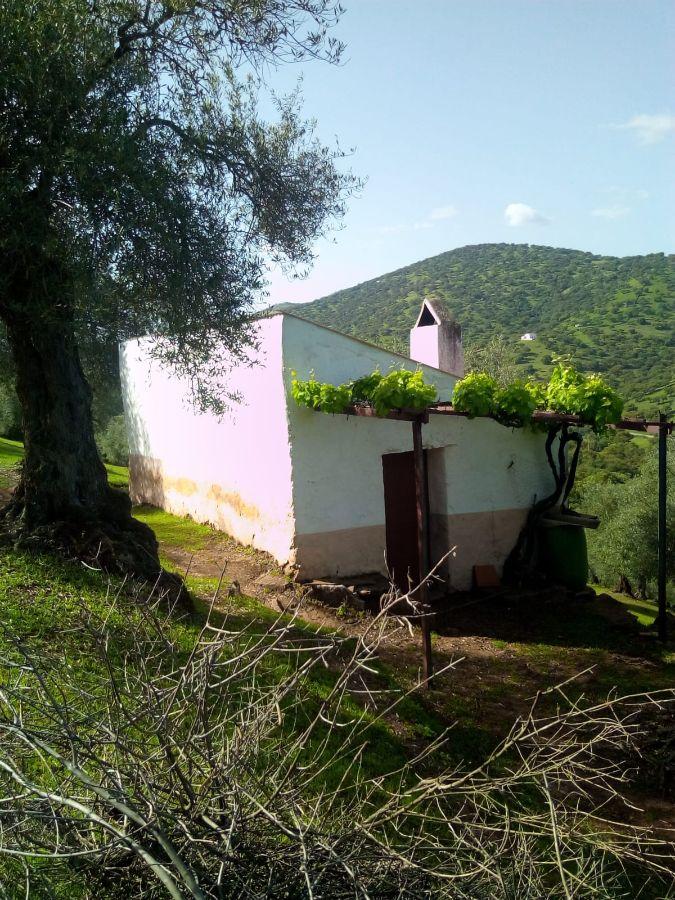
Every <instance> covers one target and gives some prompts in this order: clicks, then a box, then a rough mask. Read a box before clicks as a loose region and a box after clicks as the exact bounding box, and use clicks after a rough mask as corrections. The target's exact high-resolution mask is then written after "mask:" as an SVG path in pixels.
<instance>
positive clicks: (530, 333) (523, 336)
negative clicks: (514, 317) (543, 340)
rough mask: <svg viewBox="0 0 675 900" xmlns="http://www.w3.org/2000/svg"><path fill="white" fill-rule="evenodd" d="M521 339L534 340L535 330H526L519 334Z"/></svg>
mask: <svg viewBox="0 0 675 900" xmlns="http://www.w3.org/2000/svg"><path fill="white" fill-rule="evenodd" d="M520 339H521V341H536V340H537V333H536V331H526V332H525V334H521V336H520Z"/></svg>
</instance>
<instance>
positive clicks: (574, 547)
mask: <svg viewBox="0 0 675 900" xmlns="http://www.w3.org/2000/svg"><path fill="white" fill-rule="evenodd" d="M539 538H540V544H539V546H540V565H541V568H542V569H543V571H544V572H545V573H546V574H547V575H549V576H550V578H552V579H553V580H554V581H557V582H558V583H559V584H562V585H564V586H565V587H567V588H569V589H570V590H573V591H581V590H583V589H584V588H585V587H586V584H587V582H588V550H587V547H586V530H585V529H584V528H579V526H578V525H557V526H555V527H553V528H541V529H540V530H539Z"/></svg>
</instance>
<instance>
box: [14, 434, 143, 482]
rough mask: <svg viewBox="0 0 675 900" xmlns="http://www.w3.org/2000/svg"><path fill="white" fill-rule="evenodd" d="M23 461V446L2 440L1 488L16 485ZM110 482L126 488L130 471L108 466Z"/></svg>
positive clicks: (16, 442)
mask: <svg viewBox="0 0 675 900" xmlns="http://www.w3.org/2000/svg"><path fill="white" fill-rule="evenodd" d="M22 459H23V444H22V443H21V442H20V441H10V440H9V439H8V438H0V488H5V489H8V488H10V487H13V486H14V484H15V483H16V477H17V474H16V467H17V466H18V464H19V463H20V462H21V460H22ZM106 469H107V470H108V480H109V481H110V484H114V485H115V487H121V488H126V487H127V485H128V484H129V470H128V469H126V468H125V467H124V466H106Z"/></svg>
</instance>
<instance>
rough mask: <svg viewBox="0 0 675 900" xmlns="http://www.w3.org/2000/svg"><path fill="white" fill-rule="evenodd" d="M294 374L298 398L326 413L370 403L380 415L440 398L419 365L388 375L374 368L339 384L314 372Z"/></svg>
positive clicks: (301, 403)
mask: <svg viewBox="0 0 675 900" xmlns="http://www.w3.org/2000/svg"><path fill="white" fill-rule="evenodd" d="M291 374H292V376H293V380H292V381H291V394H292V396H293V399H294V400H295V402H296V403H297V404H298V405H299V406H307V407H309V408H310V409H316V410H320V411H321V412H326V413H342V412H345V411H346V410H347V409H348V408H349V407H350V406H353V405H354V404H361V405H365V404H368V405H370V406H372V407H373V409H374V410H375V412H376V413H377V415H378V416H386V415H387V414H388V413H390V412H391V411H392V410H394V409H413V410H419V411H422V410H424V409H426V408H427V406H429V404H431V403H435V402H436V400H437V399H438V394H437V392H436V388H435V387H434V385H433V384H427V383H426V382H425V380H424V375H423V374H422V372H421V371H420V370H419V369H418V370H417V371H414V372H411V371H409V370H408V369H394V370H392V371H391V372H389V373H388V374H387V375H382V374H381V373H380V372H378V371H375V372H373V373H372V374H371V375H366V376H365V377H364V378H358V379H357V380H356V381H350V382H348V383H346V384H340V385H334V384H327V383H324V382H320V381H317V380H316V379H315V378H314V375H313V374H312V375H311V376H310V378H309V379H308V380H307V381H302V380H300V379H299V378H298V377H297V374H296V373H295V372H292V373H291Z"/></svg>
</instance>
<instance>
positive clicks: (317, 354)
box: [120, 315, 552, 587]
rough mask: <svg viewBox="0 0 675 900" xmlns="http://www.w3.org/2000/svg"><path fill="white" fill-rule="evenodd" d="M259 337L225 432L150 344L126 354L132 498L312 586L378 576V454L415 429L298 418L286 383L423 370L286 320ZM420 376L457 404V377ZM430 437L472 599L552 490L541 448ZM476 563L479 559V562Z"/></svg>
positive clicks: (142, 342)
mask: <svg viewBox="0 0 675 900" xmlns="http://www.w3.org/2000/svg"><path fill="white" fill-rule="evenodd" d="M257 327H258V329H259V332H258V340H259V346H260V350H259V351H257V352H251V354H250V358H249V359H250V363H251V365H234V366H233V367H232V369H231V371H230V374H229V377H228V381H227V388H228V390H229V391H231V392H238V393H240V394H241V395H242V402H240V403H235V404H233V405H232V407H231V409H230V410H229V411H228V413H227V414H226V415H225V416H224V418H223V419H222V420H220V421H219V420H218V419H217V418H216V417H215V416H214V415H212V414H210V413H199V412H197V411H196V410H195V409H194V408H192V407H191V406H190V404H189V402H188V401H187V399H186V398H187V396H188V386H187V385H186V384H185V383H184V382H183V381H181V380H180V379H178V378H176V377H175V376H173V375H172V374H171V373H170V371H168V370H167V369H166V368H164V367H162V366H161V365H159V364H158V363H156V362H153V361H152V359H151V357H150V354H149V347H150V344H149V341H148V339H139V340H134V341H128V342H127V343H126V344H124V345H123V346H122V347H121V349H120V369H121V375H122V393H123V398H124V406H125V414H126V418H127V425H128V430H129V436H130V447H131V453H132V459H135V460H136V464H135V465H136V470H137V471H138V473H139V474H138V477H132V485H131V489H132V497H133V498H134V499H135V500H136V501H146V502H154V503H156V504H157V505H160V506H162V507H163V508H165V509H167V510H170V511H171V512H174V513H176V514H179V515H186V514H187V515H191V516H192V517H193V518H195V519H196V520H198V521H202V522H209V523H212V524H213V525H215V526H216V527H218V528H221V529H223V530H225V531H227V532H228V533H229V534H231V535H233V536H234V537H235V538H237V539H238V540H240V541H242V542H243V543H250V544H252V545H254V546H256V547H259V548H261V549H264V550H267V551H268V552H270V553H271V554H272V555H273V556H274V557H276V559H277V560H279V561H280V562H286V561H290V562H297V563H299V564H300V566H301V575H302V576H305V577H316V576H326V575H335V574H340V575H345V576H348V575H354V574H359V573H362V572H367V571H384V550H385V516H384V484H383V475H382V456H383V454H386V453H397V452H402V451H408V450H411V449H412V429H411V425H410V424H409V423H403V422H395V421H385V420H378V419H370V418H354V417H346V416H341V415H340V416H330V415H326V414H324V413H316V412H312V411H311V410H308V409H304V408H300V407H298V406H297V405H296V404H295V402H294V401H293V400H292V398H291V396H290V382H291V377H292V376H291V371H292V370H295V371H296V372H297V374H298V377H300V378H306V377H308V376H309V375H310V373H311V372H312V371H313V372H314V374H315V375H316V377H317V378H318V379H319V380H320V381H329V382H332V383H335V384H338V383H341V382H344V381H349V380H352V379H354V378H357V377H359V376H362V375H367V374H369V373H371V372H372V371H373V370H374V369H375V368H376V367H379V369H380V371H381V372H383V373H386V372H387V371H388V370H389V369H390V368H391V367H395V368H400V367H401V366H404V367H407V368H410V369H415V368H417V363H415V362H413V361H412V360H410V359H407V358H406V357H402V356H398V355H396V354H392V353H388V352H386V351H384V350H381V349H379V348H377V347H373V346H372V345H369V344H366V343H363V342H360V341H358V340H355V339H353V338H349V337H346V336H344V335H341V334H338V333H337V332H333V331H331V330H330V329H326V328H322V327H320V326H317V325H314V324H311V323H309V322H306V321H304V320H302V319H298V318H296V317H294V316H292V315H276V316H272V317H271V318H268V319H264V320H262V321H261V322H259V323H258V326H257ZM421 368H422V370H423V371H424V374H425V378H426V379H427V380H428V381H429V382H431V383H434V384H436V386H437V388H438V390H439V395H440V399H441V400H449V399H450V398H451V395H452V388H453V385H454V383H455V381H456V380H457V379H456V378H455V377H454V376H452V375H450V374H448V373H445V372H441V371H439V370H436V369H433V368H430V367H428V366H421ZM423 434H424V445H425V447H426V448H429V449H435V451H436V452H435V453H434V454H431V455H430V466H429V477H430V485H431V495H432V496H431V511H432V513H434V514H435V515H436V517H437V519H438V521H439V522H440V521H441V520H443V522H445V525H446V526H447V527H446V531H447V540H448V541H451V540H455V541H456V542H458V545H459V546H461V552H460V554H459V555H458V557H457V559H456V560H455V562H454V563H453V567H451V577H452V579H453V583H454V584H455V586H456V587H467V586H468V580H470V571H471V565H473V564H474V563H477V562H494V563H495V565H497V566H499V565H500V564H501V562H503V557H504V555H505V554H506V553H507V552H508V550H509V549H510V546H508V545H509V542H510V543H511V544H512V543H514V542H515V540H516V537H517V533H518V529H519V527H520V525H519V523H520V522H521V520H522V519H524V516H525V514H526V511H527V510H528V509H529V507H530V506H531V504H532V502H533V500H534V497H535V495H536V496H538V497H541V496H543V495H544V494H546V493H548V492H550V490H551V489H552V484H551V476H550V473H549V470H548V467H547V464H546V459H545V455H544V448H543V437H542V436H541V435H533V434H530V433H527V432H524V431H522V430H517V431H513V432H512V431H510V430H509V429H507V428H504V427H503V426H501V425H498V424H497V423H495V422H492V421H489V420H475V421H468V420H466V419H463V418H456V417H441V416H431V421H430V423H429V424H428V425H425V426H424V429H423ZM133 469H134V466H132V471H133ZM148 472H150V474H151V475H152V476H153V478H154V481H153V480H152V478H151V479H150V481H148V478H147V477H144V473H145V475H146V476H147V473H148ZM158 483H159V485H160V488H161V492H160V493H159V494H158V492H157V484H158ZM500 511H503V515H501V516H500ZM514 512H515V517H514ZM521 514H522V515H521ZM453 517H454V518H453ZM481 517H482V518H481ZM446 520H447V522H446ZM441 539H442V540H446V538H441ZM484 539H485V540H484ZM481 542H483V543H484V545H485V546H484V548H483V549H480V545H481ZM480 553H483V554H484V556H485V558H483V557H480V558H476V554H478V555H479V556H480Z"/></svg>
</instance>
